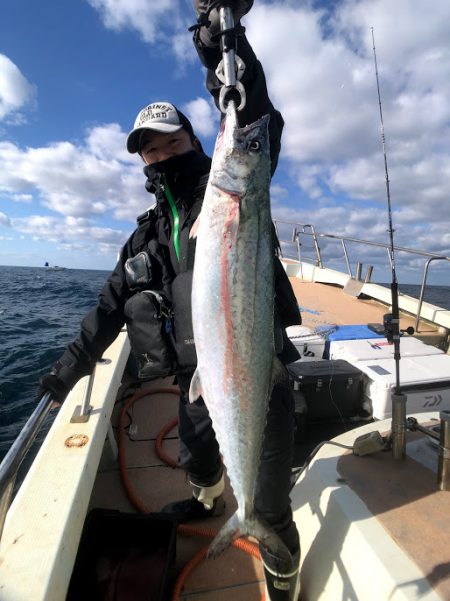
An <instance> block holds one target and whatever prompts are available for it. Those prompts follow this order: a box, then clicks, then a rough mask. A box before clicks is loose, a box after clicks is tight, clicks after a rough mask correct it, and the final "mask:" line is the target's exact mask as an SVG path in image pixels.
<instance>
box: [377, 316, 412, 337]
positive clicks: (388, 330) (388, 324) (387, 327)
mask: <svg viewBox="0 0 450 601" xmlns="http://www.w3.org/2000/svg"><path fill="white" fill-rule="evenodd" d="M398 326H399V320H398V319H397V320H395V319H394V316H393V315H392V313H385V314H384V315H383V327H384V336H385V338H386V339H387V341H388V342H389V344H393V342H394V338H395V334H396V333H397V332H399V333H400V334H408V336H412V335H413V334H414V328H413V327H412V326H408V327H407V328H406V329H404V330H401V329H399V327H398Z"/></svg>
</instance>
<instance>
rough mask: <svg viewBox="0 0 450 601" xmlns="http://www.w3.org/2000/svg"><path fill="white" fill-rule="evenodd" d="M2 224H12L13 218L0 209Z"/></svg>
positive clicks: (0, 223) (0, 222)
mask: <svg viewBox="0 0 450 601" xmlns="http://www.w3.org/2000/svg"><path fill="white" fill-rule="evenodd" d="M0 225H3V226H6V227H10V225H11V220H10V218H9V217H8V215H5V213H2V212H1V211H0Z"/></svg>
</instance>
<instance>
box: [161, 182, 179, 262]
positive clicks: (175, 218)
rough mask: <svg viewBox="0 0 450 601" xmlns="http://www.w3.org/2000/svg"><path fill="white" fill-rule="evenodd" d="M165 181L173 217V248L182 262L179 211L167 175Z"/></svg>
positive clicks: (165, 190)
mask: <svg viewBox="0 0 450 601" xmlns="http://www.w3.org/2000/svg"><path fill="white" fill-rule="evenodd" d="M163 180H164V192H165V193H166V196H167V200H168V201H169V205H170V208H171V210H172V215H173V247H174V249H175V254H176V255H177V259H178V261H179V260H180V229H179V228H180V218H179V216H178V210H177V207H176V205H175V201H174V199H173V196H172V192H171V191H170V188H169V185H168V183H167V179H166V175H165V174H164V175H163Z"/></svg>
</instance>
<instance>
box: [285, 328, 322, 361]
mask: <svg viewBox="0 0 450 601" xmlns="http://www.w3.org/2000/svg"><path fill="white" fill-rule="evenodd" d="M286 334H287V335H288V338H289V339H290V341H291V342H292V343H293V344H294V346H295V348H296V349H297V351H298V352H299V353H300V359H298V361H302V362H304V361H318V360H320V359H322V357H323V353H324V350H325V339H324V338H323V337H322V336H320V335H319V334H314V332H313V331H312V330H311V329H310V328H307V327H306V326H289V327H288V328H286ZM295 363H297V361H295Z"/></svg>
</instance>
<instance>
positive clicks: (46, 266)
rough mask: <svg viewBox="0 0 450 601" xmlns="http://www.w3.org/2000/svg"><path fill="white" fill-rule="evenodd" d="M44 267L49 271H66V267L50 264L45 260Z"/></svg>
mask: <svg viewBox="0 0 450 601" xmlns="http://www.w3.org/2000/svg"><path fill="white" fill-rule="evenodd" d="M44 267H45V268H46V269H47V270H49V271H64V270H65V269H67V268H66V267H60V266H59V265H49V264H48V261H46V262H45V265H44Z"/></svg>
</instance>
